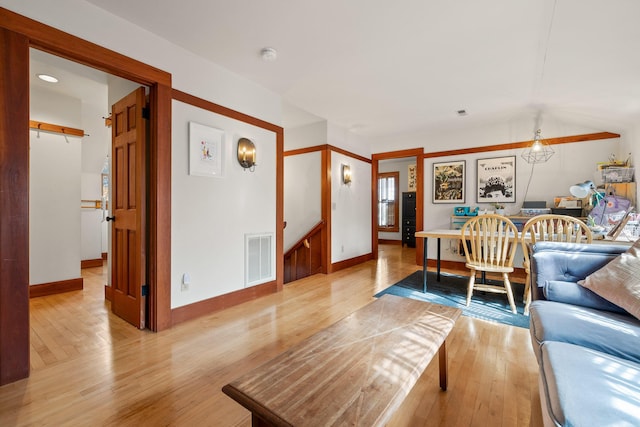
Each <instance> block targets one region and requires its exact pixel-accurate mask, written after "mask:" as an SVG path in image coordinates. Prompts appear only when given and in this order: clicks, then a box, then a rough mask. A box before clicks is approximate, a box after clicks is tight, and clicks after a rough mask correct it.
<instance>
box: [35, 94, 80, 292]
mask: <svg viewBox="0 0 640 427" xmlns="http://www.w3.org/2000/svg"><path fill="white" fill-rule="evenodd" d="M30 118H31V120H36V121H42V122H46V123H53V124H57V125H62V126H69V127H73V128H81V127H82V117H81V102H80V100H79V99H75V98H71V97H68V96H64V95H60V94H57V93H55V92H51V91H47V90H44V89H36V88H32V89H31V91H30ZM29 136H30V147H31V150H30V153H29V155H30V157H29V162H30V168H29V282H30V284H31V285H37V284H41V283H49V282H56V281H61V280H69V279H77V278H79V277H80V258H81V248H80V246H81V245H80V161H81V138H78V137H67V139H65V137H64V136H63V135H61V134H54V133H46V132H39V133H38V132H37V131H35V130H32V131H31V132H30V135H29Z"/></svg>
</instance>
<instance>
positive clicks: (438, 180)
mask: <svg viewBox="0 0 640 427" xmlns="http://www.w3.org/2000/svg"><path fill="white" fill-rule="evenodd" d="M464 189H465V161H464V160H460V161H457V162H444V163H434V164H433V193H432V194H433V203H464V196H465V194H464V193H465V191H464Z"/></svg>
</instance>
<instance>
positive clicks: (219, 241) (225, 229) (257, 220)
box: [171, 101, 276, 308]
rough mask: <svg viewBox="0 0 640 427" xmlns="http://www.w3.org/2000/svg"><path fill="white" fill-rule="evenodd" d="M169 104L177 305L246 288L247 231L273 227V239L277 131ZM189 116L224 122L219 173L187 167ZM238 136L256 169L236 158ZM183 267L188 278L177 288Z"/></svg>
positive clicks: (271, 230)
mask: <svg viewBox="0 0 640 427" xmlns="http://www.w3.org/2000/svg"><path fill="white" fill-rule="evenodd" d="M172 109H173V120H172V185H171V194H172V198H171V206H172V210H171V211H172V215H171V230H172V233H171V275H172V280H171V282H172V292H171V306H172V308H175V307H180V306H183V305H186V304H190V303H193V302H197V301H201V300H204V299H208V298H212V297H215V296H218V295H222V294H226V293H229V292H232V291H236V290H239V289H242V288H244V286H245V274H244V271H245V269H244V268H245V264H244V261H245V247H244V239H245V234H253V233H272V234H273V239H275V231H276V137H275V133H273V132H269V131H266V130H264V129H260V128H257V127H255V126H252V125H248V124H246V123H243V122H239V121H237V120H232V119H230V118H227V117H224V116H221V115H218V114H214V113H211V112H208V111H205V110H202V109H199V108H196V107H192V106H189V105H187V104H183V103H181V102H177V101H174V102H173V104H172ZM190 121H193V122H196V123H199V124H202V125H205V126H210V127H213V128H217V129H221V130H224V132H225V140H224V150H223V151H224V157H223V171H224V177H222V178H209V177H203V176H194V175H189V122H190ZM241 137H245V138H249V139H251V140H252V141H253V142H254V144H255V145H256V153H257V161H258V165H257V167H256V168H255V172H249V171H248V170H244V169H242V167H241V166H240V164H239V163H238V161H237V158H236V149H237V141H238V139H239V138H241ZM274 241H275V240H274ZM274 255H275V254H274ZM273 258H274V257H272V259H273ZM185 273H188V274H189V275H190V277H191V284H190V285H189V290H187V291H182V290H181V282H182V277H183V275H184V274H185Z"/></svg>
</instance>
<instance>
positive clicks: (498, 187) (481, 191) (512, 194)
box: [476, 156, 516, 203]
mask: <svg viewBox="0 0 640 427" xmlns="http://www.w3.org/2000/svg"><path fill="white" fill-rule="evenodd" d="M477 162H478V164H477V168H476V171H477V173H478V203H497V202H501V203H515V201H516V156H507V157H492V158H489V159H478V160H477Z"/></svg>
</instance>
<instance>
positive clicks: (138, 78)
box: [0, 8, 171, 86]
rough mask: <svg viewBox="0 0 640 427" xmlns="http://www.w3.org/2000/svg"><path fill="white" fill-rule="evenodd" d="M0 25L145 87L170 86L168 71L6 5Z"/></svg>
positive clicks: (36, 45)
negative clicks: (12, 9) (40, 20)
mask: <svg viewBox="0 0 640 427" xmlns="http://www.w3.org/2000/svg"><path fill="white" fill-rule="evenodd" d="M0 27H3V28H6V29H8V30H10V31H14V32H16V33H19V34H23V35H24V36H26V37H27V38H28V39H29V44H30V46H31V47H34V48H36V49H39V50H43V51H45V52H49V53H51V54H53V55H55V56H60V57H62V58H66V59H70V60H72V61H74V62H79V63H80V64H83V65H87V66H89V67H91V68H96V69H98V70H101V71H104V72H106V73H109V74H113V75H115V76H118V77H122V78H124V79H128V80H133V81H135V82H137V83H142V84H145V85H147V86H151V85H154V84H162V85H167V86H171V74H169V73H167V72H165V71H162V70H160V69H158V68H156V67H153V66H151V65H148V64H145V63H143V62H140V61H137V60H135V59H132V58H129V57H127V56H125V55H122V54H120V53H118V52H115V51H113V50H110V49H107V48H105V47H102V46H100V45H97V44H95V43H92V42H90V41H87V40H84V39H81V38H79V37H76V36H74V35H72V34H69V33H66V32H64V31H61V30H58V29H57V28H54V27H50V26H48V25H46V24H43V23H41V22H38V21H34V20H33V19H30V18H27V17H26V16H22V15H19V14H17V13H15V12H12V11H10V10H8V9H5V8H0Z"/></svg>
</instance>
